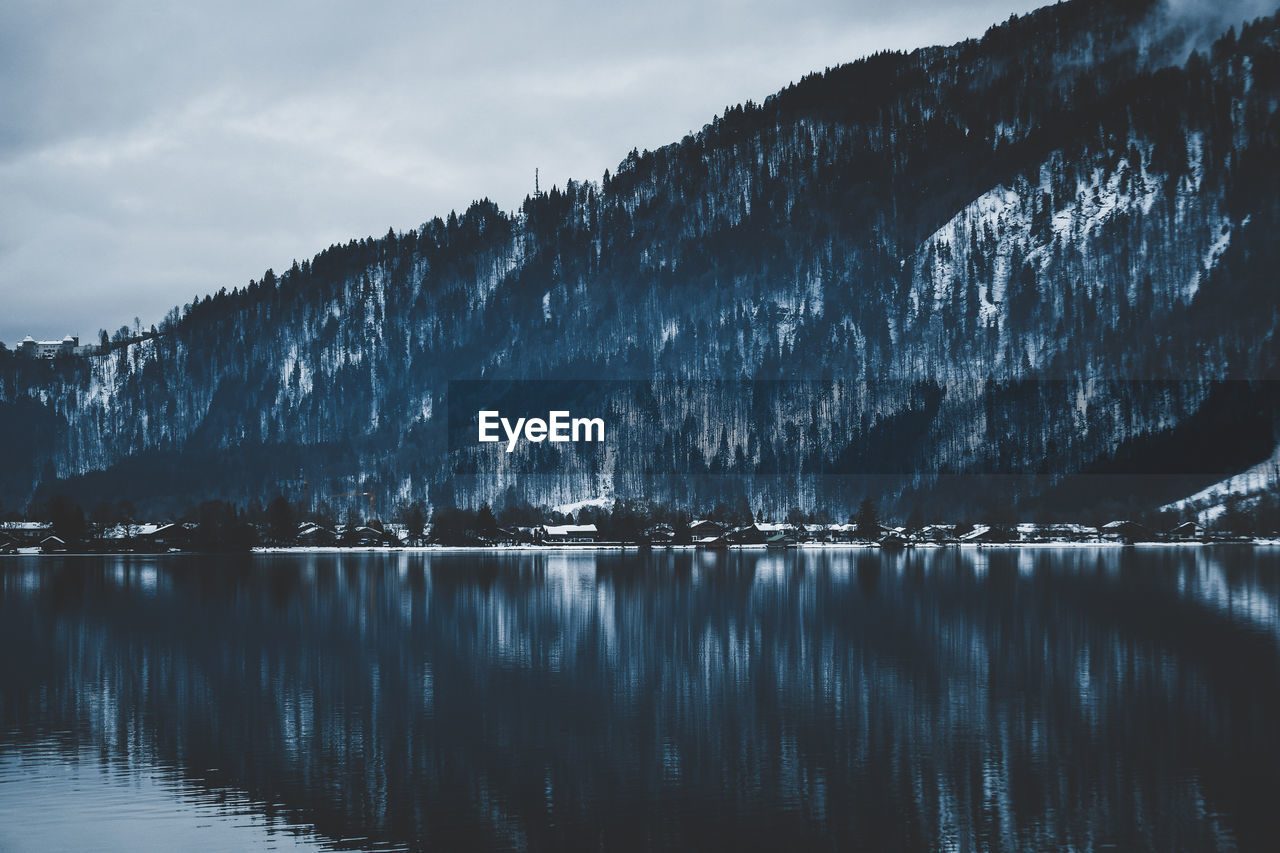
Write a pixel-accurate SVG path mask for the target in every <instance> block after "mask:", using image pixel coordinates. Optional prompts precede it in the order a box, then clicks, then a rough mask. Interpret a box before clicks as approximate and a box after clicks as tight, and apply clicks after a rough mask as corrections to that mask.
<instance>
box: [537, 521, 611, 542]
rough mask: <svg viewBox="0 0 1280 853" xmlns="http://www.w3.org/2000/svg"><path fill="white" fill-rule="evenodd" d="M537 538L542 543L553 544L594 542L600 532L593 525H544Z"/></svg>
mask: <svg viewBox="0 0 1280 853" xmlns="http://www.w3.org/2000/svg"><path fill="white" fill-rule="evenodd" d="M539 538H540V539H541V540H542V541H543V542H547V543H554V544H561V543H565V542H595V541H597V540H598V539H599V538H600V532H599V531H598V530H596V526H595V525H594V524H544V525H542V528H541V530H540V536H539Z"/></svg>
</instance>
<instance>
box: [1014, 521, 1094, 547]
mask: <svg viewBox="0 0 1280 853" xmlns="http://www.w3.org/2000/svg"><path fill="white" fill-rule="evenodd" d="M1016 529H1017V531H1018V539H1019V540H1020V541H1022V542H1088V541H1089V540H1090V539H1096V538H1097V536H1098V528H1096V527H1093V526H1091V525H1088V524H1032V523H1023V524H1019V525H1018V526H1017V528H1016Z"/></svg>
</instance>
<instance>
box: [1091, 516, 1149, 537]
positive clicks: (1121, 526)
mask: <svg viewBox="0 0 1280 853" xmlns="http://www.w3.org/2000/svg"><path fill="white" fill-rule="evenodd" d="M1098 532H1099V533H1101V534H1102V538H1103V539H1109V540H1111V541H1113V542H1151V541H1154V540H1155V538H1156V535H1155V533H1153V532H1151V530H1150V529H1149V528H1147V527H1144V526H1143V525H1141V524H1139V523H1138V522H1136V521H1124V520H1118V521H1109V522H1107V523H1106V524H1104V525H1102V527H1101V528H1099V530H1098Z"/></svg>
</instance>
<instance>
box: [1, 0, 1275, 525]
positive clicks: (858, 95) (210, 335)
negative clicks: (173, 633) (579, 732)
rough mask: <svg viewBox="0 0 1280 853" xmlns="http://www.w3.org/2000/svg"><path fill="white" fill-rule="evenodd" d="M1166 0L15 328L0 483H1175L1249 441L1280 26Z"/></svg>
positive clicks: (314, 492) (1270, 279) (796, 496)
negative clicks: (513, 388) (38, 330)
mask: <svg viewBox="0 0 1280 853" xmlns="http://www.w3.org/2000/svg"><path fill="white" fill-rule="evenodd" d="M1183 5H1184V4H1177V5H1168V4H1164V3H1159V2H1150V0H1126V2H1097V0H1095V1H1094V2H1091V1H1090V0H1073V2H1069V3H1062V4H1059V5H1056V6H1052V7H1047V8H1045V9H1042V10H1040V11H1038V12H1036V13H1033V14H1031V15H1027V16H1024V17H1021V18H1016V19H1011V20H1010V21H1008V22H1006V23H1004V24H1002V25H1000V26H997V27H993V28H992V29H991V30H990V31H988V33H987V34H986V35H985V36H984V37H983V38H981V39H978V40H971V41H966V42H962V43H960V44H957V45H953V46H949V47H934V48H927V49H921V50H917V51H914V52H912V53H909V54H901V53H885V54H880V55H876V56H873V57H869V58H867V59H864V60H860V61H858V62H854V63H851V64H848V65H844V66H841V67H838V68H834V69H829V70H827V71H826V72H824V73H821V74H814V75H812V76H810V77H807V78H805V79H804V80H802V81H800V82H798V83H796V84H794V85H791V86H789V87H787V88H786V89H784V90H783V91H781V92H779V93H778V94H776V95H775V96H773V97H771V98H769V99H767V100H766V101H765V102H764V103H763V104H750V103H748V104H746V105H743V106H739V107H734V108H731V109H728V110H727V111H726V112H725V113H724V115H722V116H720V117H718V118H716V119H715V120H713V121H712V122H711V123H710V124H708V125H707V126H706V127H704V128H703V130H702V131H701V132H699V133H698V134H696V135H691V136H688V137H686V138H684V139H682V140H680V141H679V142H676V143H673V144H671V145H669V146H667V147H665V148H662V149H660V150H658V151H653V152H647V151H646V152H643V153H641V152H635V151H633V152H632V153H631V154H630V155H628V156H627V158H626V159H625V160H623V161H622V163H621V164H620V165H619V166H618V168H617V170H616V171H615V172H614V173H612V174H610V173H606V174H605V175H604V177H603V179H602V180H601V181H599V182H593V181H586V182H582V183H578V182H570V183H569V184H568V185H566V186H565V187H563V188H559V187H557V188H553V189H552V190H551V191H550V192H544V193H539V194H537V195H535V196H531V197H529V198H527V199H526V200H525V202H524V204H523V205H522V207H521V209H520V210H519V211H516V212H510V213H509V212H504V211H502V210H499V209H498V208H497V206H495V205H493V204H492V203H489V202H485V201H482V202H477V203H475V204H474V205H472V206H471V207H470V208H469V209H468V210H467V211H465V212H464V213H462V214H460V215H455V214H450V215H449V216H448V218H447V219H433V220H431V221H429V222H427V223H425V224H424V225H423V226H422V227H421V228H419V229H416V230H414V231H410V232H407V233H400V234H397V233H388V234H387V235H386V236H385V237H383V238H381V239H365V240H360V241H352V242H350V243H348V244H346V245H342V246H333V247H330V248H329V249H328V250H326V251H324V252H321V253H320V254H319V255H317V256H316V257H315V258H313V259H312V260H310V261H307V262H304V263H301V264H298V263H295V264H294V265H293V266H292V268H290V269H289V270H288V271H287V272H285V273H283V274H279V275H277V274H275V273H272V272H268V273H266V274H265V275H264V276H263V277H262V279H261V280H259V281H255V282H252V283H250V284H249V285H248V286H247V287H245V288H237V289H233V290H231V291H222V292H219V293H218V294H216V295H213V296H212V297H210V298H207V299H200V300H197V301H196V302H195V303H194V304H192V305H190V306H188V307H186V308H185V309H184V310H182V311H180V312H175V313H174V314H173V315H171V317H170V318H169V319H168V320H167V321H166V323H165V324H164V325H163V326H162V327H161V329H160V332H161V334H159V335H158V336H157V337H155V338H153V339H150V340H146V341H141V342H137V343H134V344H131V345H129V346H125V347H122V348H120V349H118V350H116V351H114V352H112V353H111V354H109V355H106V356H100V357H95V358H90V359H84V360H81V361H75V362H66V363H60V364H55V365H45V364H33V363H29V362H25V361H22V360H20V359H17V358H13V357H6V358H5V360H4V362H3V364H2V365H0V433H2V434H0V439H4V440H5V441H6V442H7V446H8V447H9V448H11V449H12V451H13V452H12V454H11V461H10V464H8V465H6V466H5V470H4V471H3V473H0V501H3V502H4V503H6V504H8V505H13V504H14V503H22V502H24V501H26V500H29V499H31V497H32V496H33V494H34V495H37V496H38V495H39V494H42V493H48V492H49V491H50V490H53V489H68V490H69V489H74V490H79V491H82V492H84V493H85V494H87V495H100V494H116V495H120V494H126V495H129V496H130V497H131V498H132V499H133V500H135V501H138V502H140V503H148V502H152V503H158V504H164V503H166V502H167V503H173V502H182V501H191V500H197V499H200V498H203V497H209V496H221V497H230V498H236V499H242V498H251V497H257V498H261V497H264V496H267V495H269V494H272V493H274V492H276V491H280V490H283V491H286V492H287V493H290V494H293V495H294V496H296V497H298V498H299V499H304V500H314V499H315V498H316V497H318V496H324V495H329V494H344V493H351V492H357V491H372V492H374V493H375V495H376V496H377V498H376V499H377V503H378V506H379V507H380V508H382V511H383V512H389V511H390V508H391V507H393V506H394V505H395V504H397V503H399V502H402V501H405V500H409V499H415V498H427V499H429V500H431V501H432V502H433V503H436V504H442V503H459V504H474V503H477V502H479V501H480V500H491V501H493V500H502V499H504V496H505V499H514V498H517V497H518V498H521V499H526V500H530V501H533V502H535V503H547V504H552V503H560V502H565V501H571V500H575V499H581V498H586V497H591V496H594V495H598V494H615V495H619V496H627V495H632V496H647V497H653V498H657V499H662V500H667V501H673V502H677V503H682V504H686V505H690V506H694V507H696V506H699V505H707V504H709V503H710V502H712V501H719V500H728V501H737V502H739V503H742V502H745V503H746V504H747V505H749V506H751V507H753V508H759V509H765V510H766V511H770V512H773V511H778V510H781V509H785V508H786V507H789V506H793V505H799V506H803V507H806V508H813V507H820V506H821V507H826V508H829V509H833V510H837V511H839V510H844V511H847V508H848V507H849V506H850V505H851V504H852V503H856V500H857V499H858V498H860V497H861V496H862V495H863V494H866V493H868V492H875V493H878V494H882V495H884V496H885V497H886V498H887V499H894V498H898V499H901V500H919V499H920V497H921V495H929V496H932V499H933V500H936V501H937V502H938V503H939V504H942V505H945V504H946V503H947V502H955V501H963V502H966V503H968V504H979V505H980V504H982V503H984V502H986V503H990V502H995V501H1001V502H1018V503H1021V504H1023V505H1032V504H1040V505H1043V506H1047V507H1054V508H1061V509H1063V510H1064V511H1065V510H1066V509H1068V508H1071V507H1075V506H1079V505H1081V504H1087V503H1089V502H1091V501H1094V500H1095V499H1096V498H1097V491H1098V489H1099V488H1101V489H1103V490H1104V491H1106V493H1107V494H1108V496H1109V497H1111V498H1116V497H1117V495H1116V494H1115V490H1116V488H1117V486H1116V481H1113V480H1112V479H1110V478H1108V477H1103V476H1101V475H1117V474H1123V475H1135V474H1136V475H1143V476H1140V477H1138V478H1137V479H1136V480H1132V481H1131V480H1128V479H1126V480H1124V481H1123V482H1124V483H1125V486H1124V487H1123V488H1125V489H1128V490H1129V491H1127V492H1125V493H1124V494H1123V495H1121V496H1120V497H1121V498H1123V499H1124V500H1132V501H1134V502H1138V503H1144V502H1145V503H1152V504H1154V503H1156V502H1163V501H1166V500H1172V499H1174V498H1176V497H1179V496H1180V495H1182V494H1188V493H1190V492H1191V491H1194V490H1195V489H1198V488H1200V487H1202V486H1204V485H1206V484H1208V483H1209V482H1212V481H1214V480H1218V479H1221V478H1222V477H1223V476H1226V475H1228V474H1231V473H1234V472H1235V471H1239V470H1243V469H1245V468H1248V467H1249V466H1250V465H1253V464H1255V463H1257V462H1259V461H1261V460H1262V459H1265V458H1266V457H1267V456H1269V454H1270V453H1271V451H1272V449H1273V448H1274V446H1275V428H1276V427H1275V424H1276V422H1275V418H1274V412H1275V409H1276V408H1277V407H1276V395H1274V394H1273V393H1271V392H1270V391H1269V389H1270V387H1271V386H1270V384H1269V381H1268V380H1270V379H1271V378H1272V376H1273V373H1274V371H1275V369H1276V365H1277V353H1276V349H1275V346H1276V343H1275V331H1276V327H1277V308H1278V299H1277V287H1276V270H1277V269H1280V247H1278V246H1277V241H1276V239H1275V234H1276V233H1277V226H1278V225H1280V207H1278V205H1280V193H1278V192H1277V190H1278V189H1280V186H1278V184H1280V182H1278V181H1277V178H1278V177H1280V150H1278V149H1280V124H1278V123H1277V99H1278V97H1280V26H1278V24H1277V20H1276V19H1275V18H1263V19H1259V20H1256V21H1254V22H1252V23H1250V24H1248V25H1247V26H1245V27H1243V28H1235V29H1231V30H1229V31H1223V29H1222V28H1221V27H1219V26H1218V24H1219V21H1220V20H1221V19H1220V18H1218V17H1213V16H1202V17H1197V16H1196V15H1195V14H1193V13H1191V12H1189V11H1187V10H1186V9H1184V8H1182V7H1183ZM460 379H486V380H557V381H559V380H573V381H574V382H571V383H567V384H566V383H562V384H558V385H554V386H552V385H547V386H526V387H525V391H524V396H523V401H524V402H525V403H528V404H529V405H530V406H534V405H536V404H537V402H538V400H539V399H541V398H542V397H546V398H547V399H548V400H549V401H552V402H557V401H558V402H564V401H568V404H572V403H573V402H575V401H576V402H578V403H580V404H582V405H583V406H586V405H590V406H596V407H598V408H602V409H603V410H604V411H585V410H581V411H575V414H590V415H603V416H606V420H607V421H608V423H609V438H608V440H607V441H606V442H605V443H604V445H556V446H550V445H535V446H532V447H531V448H526V449H522V450H520V451H518V452H516V453H513V454H506V453H505V452H503V451H502V450H501V449H500V448H498V447H497V446H495V445H476V444H467V443H465V442H463V441H461V440H460V438H459V433H458V430H454V435H453V436H450V434H449V431H448V430H447V428H446V421H447V420H448V419H449V415H448V414H447V410H448V401H449V383H450V381H452V380H460ZM598 380H608V381H609V384H596V385H592V384H586V383H587V381H592V382H594V381H598ZM628 380H629V381H628ZM473 390H474V388H473ZM455 391H456V388H455ZM481 396H483V394H481ZM468 399H469V400H470V399H472V398H468ZM477 399H478V398H477ZM579 408H580V409H581V406H579ZM544 411H545V408H544ZM457 416H458V414H457V412H454V413H453V417H455V418H456V417H457ZM472 423H474V421H472ZM975 475H983V476H982V477H981V478H980V479H977V480H975V479H972V478H973V477H974V476H975ZM1080 475H1085V476H1080ZM1150 475H1158V476H1150ZM68 481H69V482H68ZM975 483H981V484H982V486H981V488H979V489H975V488H974V484H975ZM1099 483H1105V484H1106V485H1105V486H1099V485H1097V484H1099ZM37 484H38V490H37ZM966 484H967V485H966ZM1091 484H1094V485H1091ZM1179 490H1181V491H1179Z"/></svg>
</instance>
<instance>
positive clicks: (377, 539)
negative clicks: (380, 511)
mask: <svg viewBox="0 0 1280 853" xmlns="http://www.w3.org/2000/svg"><path fill="white" fill-rule="evenodd" d="M352 539H353V541H352V542H351V544H353V545H358V546H360V547H362V548H381V547H384V546H386V547H391V548H398V547H400V545H401V544H402V543H401V542H400V540H399V538H397V537H396V535H395V533H393V532H392V531H390V530H387V529H386V528H384V527H383V526H382V525H381V524H376V526H375V524H373V523H371V524H367V525H365V526H363V527H357V528H356V529H355V531H354V534H353V537H352Z"/></svg>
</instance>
